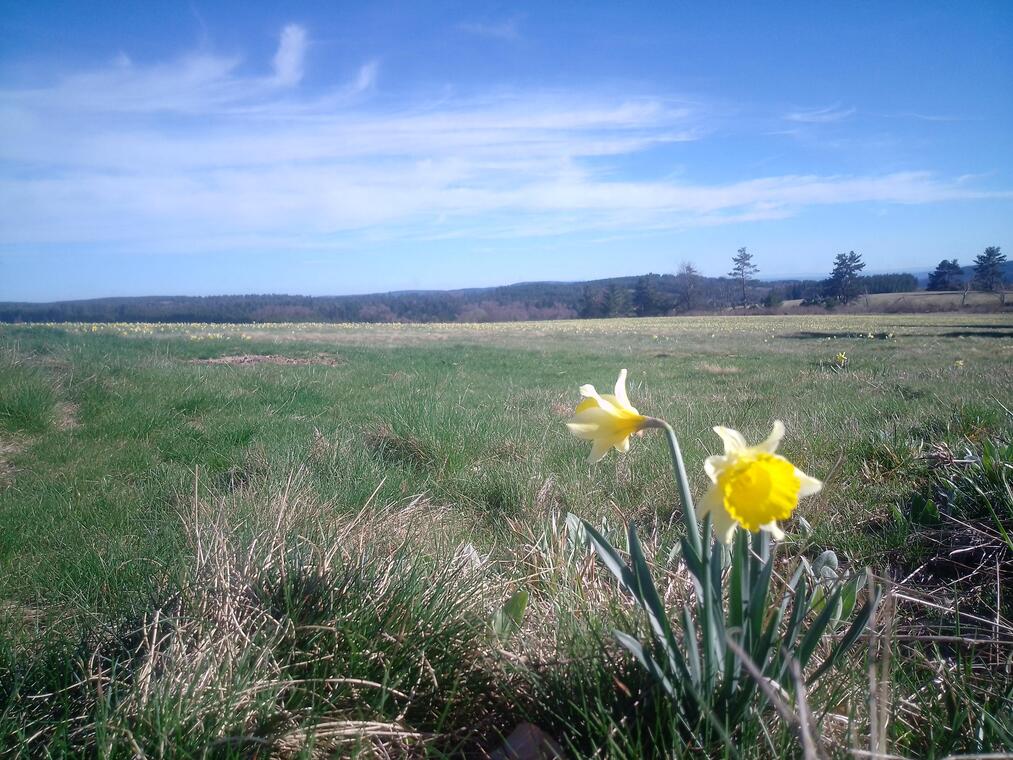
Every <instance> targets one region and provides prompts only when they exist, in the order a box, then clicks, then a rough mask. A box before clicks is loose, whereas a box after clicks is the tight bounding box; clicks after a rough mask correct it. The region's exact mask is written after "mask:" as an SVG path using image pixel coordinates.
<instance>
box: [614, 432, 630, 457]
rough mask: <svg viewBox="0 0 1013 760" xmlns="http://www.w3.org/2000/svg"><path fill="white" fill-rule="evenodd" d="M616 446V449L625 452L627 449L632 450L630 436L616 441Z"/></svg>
mask: <svg viewBox="0 0 1013 760" xmlns="http://www.w3.org/2000/svg"><path fill="white" fill-rule="evenodd" d="M615 448H616V451H621V452H623V453H624V454H625V453H626V452H627V451H629V450H630V437H629V436H626V437H625V438H623V439H622V440H620V441H616V443H615Z"/></svg>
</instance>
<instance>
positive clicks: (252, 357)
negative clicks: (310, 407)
mask: <svg viewBox="0 0 1013 760" xmlns="http://www.w3.org/2000/svg"><path fill="white" fill-rule="evenodd" d="M340 363H341V361H340V360H339V359H337V358H335V357H333V356H327V355H326V354H318V355H317V356H314V357H310V358H296V357H292V356H279V355H277V354H241V355H239V356H215V357H212V358H210V359H192V360H191V361H190V364H229V365H235V366H241V367H245V366H249V365H253V364H281V365H284V366H286V367H305V366H309V365H320V366H324V367H335V366H337V365H338V364H340Z"/></svg>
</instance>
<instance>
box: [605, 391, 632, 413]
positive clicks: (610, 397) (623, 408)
mask: <svg viewBox="0 0 1013 760" xmlns="http://www.w3.org/2000/svg"><path fill="white" fill-rule="evenodd" d="M601 397H602V398H603V399H605V400H606V401H608V402H609V403H610V404H612V406H614V407H615V408H616V409H618V410H619V411H620V414H622V413H624V412H625V413H629V414H640V412H638V411H637V410H636V408H635V407H632V406H630V405H629V404H625V405H624V404H623V403H622V402H621V401H620V400H619V399H617V398H616V397H615V396H613V395H612V394H611V393H603V394H601Z"/></svg>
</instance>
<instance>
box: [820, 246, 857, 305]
mask: <svg viewBox="0 0 1013 760" xmlns="http://www.w3.org/2000/svg"><path fill="white" fill-rule="evenodd" d="M863 269H865V262H864V261H862V254H860V253H855V252H854V251H849V252H848V253H839V254H837V256H835V257H834V271H833V272H831V273H830V280H829V286H830V295H831V296H833V297H834V298H836V299H837V300H838V301H841V302H843V303H847V302H848V301H850V300H851V299H852V298H854V297H855V296H856V295H858V275H859V272H861V271H862V270H863Z"/></svg>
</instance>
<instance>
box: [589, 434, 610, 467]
mask: <svg viewBox="0 0 1013 760" xmlns="http://www.w3.org/2000/svg"><path fill="white" fill-rule="evenodd" d="M610 448H612V441H610V440H608V439H607V438H595V439H594V443H593V444H592V445H591V453H590V455H589V456H588V458H587V461H588V462H589V463H590V464H594V463H595V462H597V461H598V460H599V459H601V458H602V457H603V456H605V455H606V454H607V453H608V450H609V449H610Z"/></svg>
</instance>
